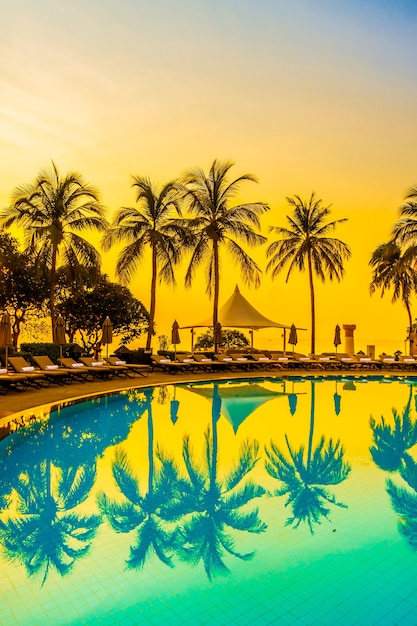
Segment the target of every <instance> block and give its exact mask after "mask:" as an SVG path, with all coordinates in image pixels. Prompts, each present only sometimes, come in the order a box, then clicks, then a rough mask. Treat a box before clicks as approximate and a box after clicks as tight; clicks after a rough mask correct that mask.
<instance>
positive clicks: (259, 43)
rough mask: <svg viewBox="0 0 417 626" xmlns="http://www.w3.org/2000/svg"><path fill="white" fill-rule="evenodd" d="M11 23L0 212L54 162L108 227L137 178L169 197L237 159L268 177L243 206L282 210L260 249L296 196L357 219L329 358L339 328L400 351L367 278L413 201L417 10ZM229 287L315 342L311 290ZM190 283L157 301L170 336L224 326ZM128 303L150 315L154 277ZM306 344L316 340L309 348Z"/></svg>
mask: <svg viewBox="0 0 417 626" xmlns="http://www.w3.org/2000/svg"><path fill="white" fill-rule="evenodd" d="M335 4H337V6H335ZM288 5H290V6H288ZM3 14H4V22H3V23H4V24H7V28H6V29H4V33H3V35H2V40H1V42H0V46H1V52H2V54H1V55H0V68H1V71H0V86H1V93H2V98H1V100H0V133H1V157H2V158H1V159H0V202H1V205H2V206H5V205H7V204H8V202H9V199H10V194H11V191H12V190H13V188H14V187H15V186H16V185H19V184H22V183H26V182H30V181H31V180H33V178H34V177H35V176H36V174H37V173H38V171H39V170H40V169H42V168H44V167H47V166H48V164H49V162H50V160H51V159H53V160H54V161H55V162H56V163H57V165H58V167H59V168H60V169H61V171H66V170H70V169H75V170H77V171H79V172H81V173H82V174H83V175H84V177H85V178H86V179H87V180H88V181H89V182H90V183H92V184H94V185H96V186H97V187H99V189H100V190H101V192H102V198H103V202H104V203H105V205H106V206H107V207H108V210H109V216H111V213H112V211H114V210H115V209H116V208H117V207H119V206H121V205H130V204H132V203H133V202H134V193H133V190H131V189H130V176H131V175H132V174H139V175H144V176H150V177H151V178H152V179H153V180H155V181H158V182H161V183H163V182H166V181H167V180H169V179H171V178H173V177H175V176H177V175H178V174H180V173H182V172H183V171H184V170H186V169H188V168H190V167H193V166H196V165H199V166H201V167H203V168H204V169H206V170H207V169H208V168H209V166H210V164H211V162H212V161H213V159H214V158H219V159H232V160H233V161H235V162H236V166H235V168H234V170H233V171H234V173H235V175H236V176H238V175H239V174H242V173H246V172H251V173H253V174H255V175H256V176H257V177H258V178H259V185H253V184H249V183H248V184H247V185H246V186H243V187H242V195H241V198H239V200H242V201H248V200H262V201H266V202H268V203H269V204H270V206H271V211H270V212H269V213H268V214H267V215H266V216H265V218H264V222H263V223H264V226H265V232H266V231H267V227H268V225H270V224H273V225H284V223H285V215H286V214H287V212H288V211H287V205H286V201H285V197H286V196H291V195H293V194H299V195H301V196H302V197H307V196H309V195H310V193H311V191H312V190H315V191H316V193H317V195H318V196H319V197H321V198H322V199H323V201H324V203H326V204H332V207H333V209H332V210H333V217H334V218H340V217H348V218H349V221H348V222H347V223H346V224H344V225H341V226H340V228H339V229H338V231H337V236H339V237H340V238H341V239H343V240H344V241H346V243H348V244H349V246H350V247H351V249H352V259H351V261H350V262H349V263H348V264H347V265H346V277H345V279H344V280H343V282H342V283H341V284H340V285H339V284H335V285H330V284H329V283H327V284H326V285H325V286H324V287H322V286H320V287H318V288H317V349H318V351H321V350H330V349H332V346H331V343H332V339H333V330H334V326H335V324H336V323H339V324H344V323H356V325H357V331H356V347H357V349H360V348H362V349H366V345H367V344H376V346H377V353H378V351H382V350H383V349H385V350H389V349H391V348H395V347H397V348H400V349H404V338H405V329H406V325H407V317H406V314H405V311H404V310H403V307H402V306H401V304H396V305H394V306H392V305H391V303H390V299H389V298H387V297H385V298H384V299H383V300H381V299H380V297H379V295H378V294H376V295H374V296H373V297H372V298H370V297H369V292H368V289H369V280H370V276H371V273H370V270H369V267H368V261H369V257H370V254H371V252H372V251H373V249H374V248H375V247H376V246H377V245H378V244H380V243H382V242H383V241H385V240H386V239H387V238H388V237H389V234H390V230H391V227H392V224H393V222H394V221H395V219H396V217H397V210H398V207H399V205H400V204H401V202H402V199H403V197H404V194H405V192H406V191H407V189H408V188H409V187H410V186H411V185H415V184H417V170H416V167H415V145H416V139H417V125H416V122H415V111H416V110H417V106H416V105H417V90H416V84H417V82H416V80H415V79H416V65H415V58H416V50H415V48H416V43H415V27H416V9H415V6H414V3H413V2H406V1H402V2H396V3H381V2H377V1H376V0H375V1H372V0H368V1H366V2H359V0H358V1H356V0H353V1H348V0H342V1H341V2H338V3H334V2H332V1H331V0H317V1H316V0H315V1H313V2H312V1H311V0H310V1H307V0H296V1H295V2H292V3H284V2H272V1H270V0H261V1H260V2H257V3H256V4H255V3H253V2H248V1H242V2H237V0H231V1H229V2H227V3H225V2H218V1H217V0H211V1H210V2H209V1H208V0H200V1H199V2H195V1H192V0H180V1H177V0H173V1H171V2H168V0H155V1H154V2H152V3H148V2H144V1H142V0H136V1H135V2H133V1H129V0H119V1H118V2H115V1H114V0H107V1H106V2H98V1H97V0H87V2H83V3H81V2H79V0H76V1H74V2H72V3H71V4H68V5H63V6H56V7H52V6H51V4H50V3H49V2H47V0H40V1H39V2H37V3H35V4H33V3H30V2H29V0H16V1H15V2H13V4H12V3H11V2H6V6H5V8H4V11H3ZM264 252H265V249H263V250H259V251H257V252H256V258H257V259H258V261H259V263H260V265H261V266H262V267H263V268H264V267H265V254H264ZM113 268H114V254H109V255H107V256H106V258H105V259H104V269H105V270H106V271H107V272H108V273H109V274H110V275H111V276H112V277H113ZM231 270H232V268H231V266H230V265H228V263H227V260H226V259H225V261H224V273H223V278H222V285H221V302H224V301H225V300H226V299H227V298H228V297H229V296H230V295H231V293H232V291H233V289H234V286H235V284H236V283H238V284H239V287H240V289H241V292H242V293H243V295H244V296H245V297H247V298H248V299H249V300H250V301H251V302H252V304H254V306H256V307H257V308H258V309H260V311H261V312H262V313H263V314H264V315H267V316H268V317H270V318H272V319H275V320H276V321H279V322H281V323H289V324H291V323H292V322H295V323H296V324H297V325H298V326H305V327H309V300H308V284H307V277H306V276H297V275H294V276H293V277H292V278H291V279H290V282H289V283H288V284H287V285H286V284H285V282H284V277H282V278H280V279H279V280H276V281H275V282H274V283H273V282H271V280H270V278H269V276H264V279H263V282H262V287H261V288H260V289H259V290H257V291H254V290H249V289H247V288H246V287H245V286H244V285H243V283H242V281H241V280H240V277H239V276H236V275H235V273H234V271H231ZM183 274H184V272H183V270H179V272H178V283H179V285H178V287H177V289H176V290H175V291H173V290H171V289H170V288H167V287H165V286H162V287H161V288H160V289H159V297H158V308H157V332H158V334H161V333H166V334H168V333H169V329H170V326H171V324H172V320H173V318H174V317H176V318H177V319H178V321H179V322H180V324H187V323H189V322H191V321H195V320H199V319H201V318H204V317H206V316H207V315H208V313H209V312H210V311H211V303H209V301H208V299H207V298H206V296H205V290H204V284H203V281H202V280H199V281H196V283H195V286H194V288H193V290H192V291H185V290H184V289H183V287H182V283H183ZM130 286H131V289H132V291H133V292H134V294H135V295H136V296H137V297H138V298H139V299H141V300H142V301H143V302H144V304H145V305H146V306H148V305H149V271H148V267H147V266H146V265H145V266H144V269H143V272H141V273H140V275H139V274H138V276H137V277H135V280H134V281H133V282H132V284H131V285H130ZM184 332H185V331H184ZM258 337H259V340H258ZM276 339H277V331H273V332H269V331H262V333H259V335H256V338H255V341H256V343H257V344H259V343H261V344H266V343H267V344H268V346H267V347H272V343H273V342H274V341H276ZM280 341H281V340H280V339H279V341H278V342H279V343H280ZM187 342H188V338H187V337H185V338H184V339H183V344H184V347H188V346H187ZM156 343H157V342H156ZM308 345H309V343H308V333H305V334H304V336H302V337H300V345H299V346H298V347H299V349H300V350H304V351H308ZM156 347H157V346H156Z"/></svg>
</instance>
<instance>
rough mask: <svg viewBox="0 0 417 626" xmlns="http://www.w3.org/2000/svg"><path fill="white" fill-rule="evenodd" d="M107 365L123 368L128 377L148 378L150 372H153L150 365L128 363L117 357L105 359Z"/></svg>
mask: <svg viewBox="0 0 417 626" xmlns="http://www.w3.org/2000/svg"><path fill="white" fill-rule="evenodd" d="M104 360H105V361H106V363H108V364H109V365H111V366H113V367H123V368H124V369H126V370H127V371H126V374H127V376H132V377H133V376H135V375H136V374H139V375H140V376H145V377H146V376H148V374H149V372H150V371H151V370H152V367H151V366H150V365H146V364H145V363H126V361H123V360H122V359H120V358H119V357H115V356H107V357H105V359H104Z"/></svg>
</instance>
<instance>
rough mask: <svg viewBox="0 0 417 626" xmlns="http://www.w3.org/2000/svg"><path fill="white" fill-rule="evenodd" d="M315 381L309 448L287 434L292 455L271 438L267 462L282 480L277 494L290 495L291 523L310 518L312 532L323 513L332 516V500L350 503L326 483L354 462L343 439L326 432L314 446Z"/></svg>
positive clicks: (340, 476)
mask: <svg viewBox="0 0 417 626" xmlns="http://www.w3.org/2000/svg"><path fill="white" fill-rule="evenodd" d="M315 384H316V383H315V382H314V381H311V405H310V432H309V438H308V445H307V451H306V450H305V447H304V446H303V445H302V446H300V448H299V449H298V450H295V449H294V448H292V446H291V445H290V442H289V440H288V437H287V435H285V441H286V444H287V450H288V455H289V458H288V456H287V455H286V454H285V453H284V452H282V451H281V450H280V449H279V447H278V446H277V445H276V444H275V443H274V442H272V441H271V443H270V445H269V447H267V448H266V454H267V460H266V463H265V467H266V470H267V471H268V473H269V474H270V475H271V476H273V477H274V478H276V479H277V480H280V481H281V482H282V486H281V487H280V488H279V489H278V490H277V491H276V495H285V494H287V495H288V498H287V502H286V506H288V505H291V507H292V512H293V515H292V517H289V518H288V520H287V525H289V524H293V525H294V527H295V528H298V526H299V525H300V524H301V522H303V521H304V522H307V524H308V526H309V528H310V532H311V533H313V532H314V530H313V526H314V524H319V523H320V518H321V517H326V518H328V514H329V512H330V509H329V506H328V504H334V505H336V506H339V507H346V505H345V504H343V503H341V502H338V501H337V500H336V498H335V496H334V495H332V494H330V492H329V491H328V490H327V489H326V488H325V485H337V484H339V483H341V482H342V481H343V480H345V479H346V478H347V476H348V475H349V473H350V465H349V464H348V463H346V462H345V461H344V460H343V456H344V450H343V447H342V446H341V444H340V441H335V442H333V440H332V439H329V440H328V441H327V442H326V440H325V437H324V436H323V437H321V438H320V440H319V443H318V444H317V446H316V447H315V448H313V435H314V420H315Z"/></svg>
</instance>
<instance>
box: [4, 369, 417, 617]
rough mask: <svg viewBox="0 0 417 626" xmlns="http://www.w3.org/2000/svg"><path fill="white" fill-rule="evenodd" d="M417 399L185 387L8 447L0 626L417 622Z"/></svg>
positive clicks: (400, 384) (317, 383)
mask: <svg viewBox="0 0 417 626" xmlns="http://www.w3.org/2000/svg"><path fill="white" fill-rule="evenodd" d="M416 385H417V379H415V378H404V379H402V380H400V379H395V378H384V377H381V378H379V379H372V380H371V379H369V380H368V379H367V378H366V377H355V378H351V377H334V378H326V379H323V380H321V379H319V378H309V377H304V378H303V377H294V378H291V379H288V380H284V379H279V378H259V379H256V380H254V379H250V380H244V379H241V380H230V381H223V382H220V381H218V382H213V383H194V384H186V383H184V384H178V385H175V386H172V385H170V386H163V387H157V388H148V389H143V390H139V389H138V390H131V391H128V392H124V393H120V394H116V395H111V396H107V397H101V398H95V399H92V400H89V401H84V402H81V403H78V404H73V405H70V406H66V407H63V408H58V409H56V410H54V411H53V412H52V413H51V415H50V417H49V419H48V420H45V419H43V420H39V421H36V422H34V423H33V424H32V425H31V426H30V428H28V429H26V430H21V431H18V432H16V433H14V434H12V435H11V436H9V437H7V438H6V439H4V440H3V441H1V442H0V458H1V475H0V506H1V513H0V544H1V553H0V554H1V561H0V565H1V567H0V589H1V600H0V608H1V613H0V614H1V623H2V625H4V626H11V625H13V626H14V625H16V624H19V625H31V626H32V625H33V624H45V625H49V624H54V625H58V624H89V625H90V624H92V623H99V624H115V623H117V624H155V625H158V624H162V623H164V624H166V623H169V624H208V623H215V624H272V623H279V624H321V625H323V624H324V625H326V624H333V623H335V622H337V623H338V624H377V623H378V624H410V625H411V624H413V625H415V624H416V623H417V592H416V587H417V583H416V582H415V580H416V573H417V554H416V552H415V548H416V546H417V494H416V489H417V479H416V477H417V465H416V463H415V460H414V459H415V458H416V457H415V455H414V448H415V442H416V441H417V426H416V397H417V396H416Z"/></svg>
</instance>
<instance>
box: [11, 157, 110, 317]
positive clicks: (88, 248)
mask: <svg viewBox="0 0 417 626" xmlns="http://www.w3.org/2000/svg"><path fill="white" fill-rule="evenodd" d="M12 198H13V202H12V204H11V206H10V207H8V208H6V209H3V210H2V211H0V222H1V226H3V228H9V227H11V226H20V227H22V228H23V232H24V235H25V245H26V247H27V248H28V249H29V250H30V251H33V252H34V253H35V254H36V255H37V262H38V265H39V267H41V268H44V267H47V268H50V272H51V273H50V296H49V301H50V311H51V322H52V329H54V327H55V285H56V272H57V267H58V263H59V260H60V259H62V261H63V264H64V265H65V266H67V267H68V268H70V269H71V271H72V272H73V273H74V272H76V270H77V268H78V267H79V266H82V265H84V266H87V267H93V268H96V269H97V270H98V269H99V267H100V254H99V253H98V251H97V250H96V249H95V247H94V246H93V245H92V244H91V243H90V242H89V241H87V240H86V239H84V238H83V237H81V235H80V234H79V233H80V231H83V230H84V229H94V230H97V231H99V232H102V231H105V229H106V228H107V221H106V219H105V213H104V208H103V206H102V205H101V204H100V202H99V197H98V192H97V190H96V189H95V188H94V187H92V186H91V185H89V184H87V183H86V182H85V181H84V180H83V178H82V177H81V175H80V174H77V173H76V172H69V173H67V174H66V175H64V176H61V175H60V173H59V171H58V168H57V166H56V165H55V163H54V162H52V170H51V172H46V171H42V172H40V173H39V174H38V176H37V177H36V179H35V181H34V182H33V183H31V184H28V185H22V186H20V187H17V188H16V189H15V190H14V192H13V195H12Z"/></svg>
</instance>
